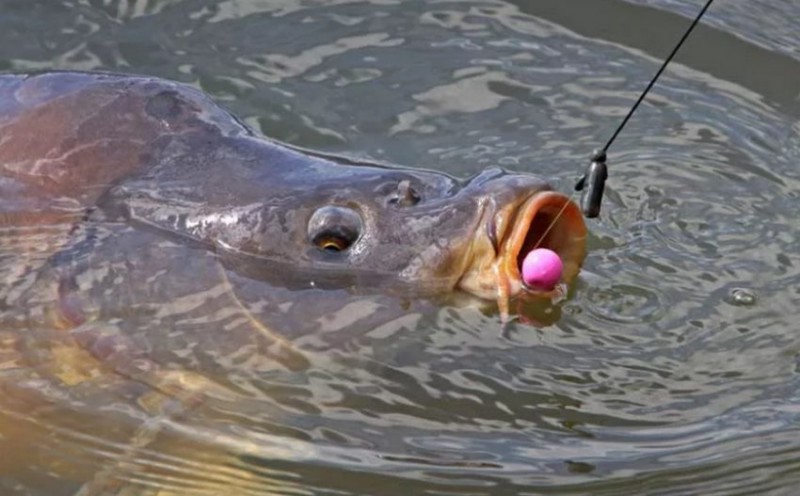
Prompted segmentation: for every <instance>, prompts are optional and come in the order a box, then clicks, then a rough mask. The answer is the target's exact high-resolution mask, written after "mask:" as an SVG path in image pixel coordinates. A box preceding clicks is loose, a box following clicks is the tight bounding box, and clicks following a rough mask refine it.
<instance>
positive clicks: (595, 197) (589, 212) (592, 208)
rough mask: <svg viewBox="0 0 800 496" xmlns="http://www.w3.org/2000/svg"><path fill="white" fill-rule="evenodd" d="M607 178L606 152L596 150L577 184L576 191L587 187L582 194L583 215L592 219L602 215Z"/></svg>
mask: <svg viewBox="0 0 800 496" xmlns="http://www.w3.org/2000/svg"><path fill="white" fill-rule="evenodd" d="M607 178H608V167H607V166H606V152H604V151H602V150H600V151H595V152H594V155H592V162H591V163H590V164H589V167H587V169H586V174H584V175H583V177H582V178H581V179H580V180H579V181H578V184H576V185H575V191H581V190H584V189H585V191H584V192H583V194H582V195H581V210H583V215H585V216H586V217H588V218H590V219H593V218H595V217H597V216H598V215H600V203H601V202H602V201H603V189H604V188H605V184H606V179H607Z"/></svg>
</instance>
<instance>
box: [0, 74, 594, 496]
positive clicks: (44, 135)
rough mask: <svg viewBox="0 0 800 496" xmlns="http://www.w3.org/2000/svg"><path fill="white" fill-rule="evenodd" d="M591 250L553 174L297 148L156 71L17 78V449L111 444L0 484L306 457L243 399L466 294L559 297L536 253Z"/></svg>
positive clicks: (7, 290)
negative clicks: (151, 464) (261, 436)
mask: <svg viewBox="0 0 800 496" xmlns="http://www.w3.org/2000/svg"><path fill="white" fill-rule="evenodd" d="M586 235H587V232H586V226H585V224H584V221H583V217H582V215H581V212H580V210H579V208H578V207H577V205H576V204H575V203H573V201H572V200H571V199H570V198H569V197H567V196H566V195H564V194H562V193H560V192H557V191H554V190H553V189H552V187H550V186H549V185H548V183H547V181H545V180H544V179H543V178H541V177H538V176H535V175H532V174H522V173H511V172H507V171H504V170H502V169H500V168H490V169H487V170H485V171H483V172H481V173H480V174H477V175H476V176H474V177H471V178H465V179H462V178H454V177H451V176H449V175H446V174H442V173H440V172H435V171H427V170H422V169H418V168H409V167H401V166H396V165H390V164H382V163H372V162H368V161H365V160H358V159H353V158H348V157H339V156H332V155H329V154H325V153H320V152H317V151H312V150H306V149H302V148H299V147H295V146H289V145H287V144H283V143H279V142H276V141H274V140H271V139H269V138H267V137H265V136H263V135H261V134H259V133H258V132H256V131H254V130H252V129H250V128H248V127H247V126H246V125H245V124H244V123H243V122H242V121H241V120H239V119H237V118H236V117H235V116H233V115H232V114H231V113H230V112H228V111H227V110H226V109H224V108H223V107H222V106H221V105H219V104H218V103H216V102H214V101H213V100H212V99H211V98H210V97H209V96H207V95H206V94H204V93H203V92H202V91H200V90H198V89H196V88H194V87H192V86H189V85H186V84H181V83H178V82H173V81H167V80H163V79H158V78H154V77H149V76H136V75H123V74H111V73H96V72H43V73H34V74H3V75H0V391H2V395H0V438H3V439H7V440H10V441H9V442H10V443H12V444H14V445H26V446H43V445H45V444H46V443H48V442H49V441H47V439H48V435H47V432H48V430H47V429H44V430H43V429H42V428H41V426H42V425H48V426H49V425H50V424H52V425H53V428H55V429H63V432H65V433H69V432H72V431H76V432H78V433H79V434H80V432H83V430H85V429H86V428H87V426H90V427H88V428H89V429H90V430H91V435H90V438H91V439H93V440H94V441H93V442H98V443H104V444H103V446H107V447H108V449H106V450H103V449H99V452H100V453H106V455H105V458H102V461H98V460H97V459H96V457H97V456H99V455H97V454H95V453H94V452H93V451H92V450H86V449H83V448H81V445H80V443H78V444H76V443H67V444H63V445H59V448H58V450H49V451H48V450H39V449H32V450H26V451H24V452H20V453H19V456H17V457H11V458H8V457H6V458H3V457H0V473H3V474H17V475H19V476H20V477H23V476H24V474H25V473H27V472H26V470H27V469H26V467H27V466H28V464H30V463H36V464H44V466H46V467H48V468H47V471H48V473H54V474H58V477H60V478H63V479H65V480H71V481H78V482H77V484H78V488H79V490H80V494H117V493H118V491H124V490H126V483H125V482H124V481H126V480H134V479H136V476H135V474H136V473H138V472H137V471H146V470H148V469H147V467H146V464H139V463H137V462H136V459H135V457H136V456H137V453H146V452H149V451H148V450H149V447H150V446H151V445H155V444H156V443H158V448H157V450H156V452H158V453H161V454H164V453H167V452H168V453H169V456H170V457H171V458H170V459H171V460H173V461H175V460H184V459H186V460H189V461H191V460H194V459H196V458H197V457H198V453H200V452H202V453H204V455H203V456H204V459H209V460H211V459H213V460H215V461H214V462H213V463H214V464H215V466H230V464H231V463H232V460H230V459H229V457H230V453H234V454H236V455H237V456H239V455H242V456H244V455H245V454H248V453H249V454H250V455H252V456H256V455H257V456H259V457H261V456H264V457H266V456H276V455H275V452H273V451H271V450H273V449H274V447H275V446H277V445H278V444H280V443H284V444H285V445H286V446H285V453H284V455H285V456H286V457H291V456H295V455H296V456H308V455H307V454H305V451H304V450H306V449H308V447H303V448H302V449H301V448H297V447H296V446H294V445H293V444H292V443H290V442H289V441H285V442H284V441H280V442H278V440H276V438H274V437H270V438H269V439H267V441H268V442H267V443H266V444H265V445H263V446H262V445H261V444H259V443H258V442H255V441H254V440H253V439H252V438H253V436H254V433H252V432H251V433H250V434H248V435H247V436H243V435H241V434H240V433H239V432H238V431H234V430H227V429H226V426H228V424H229V422H228V420H227V417H226V415H227V413H226V412H230V411H236V412H238V413H237V415H244V416H247V415H256V414H260V413H261V412H262V411H263V410H264V409H265V408H267V407H268V406H269V405H271V404H272V403H271V402H270V401H267V400H265V399H261V398H260V396H259V395H258V394H256V393H254V392H253V389H252V388H250V389H248V388H247V387H245V386H242V384H245V385H246V384H250V383H252V382H253V381H254V379H253V378H254V377H261V376H263V375H265V374H266V375H268V374H270V373H271V371H274V370H282V371H291V372H295V371H296V372H299V373H302V371H305V370H309V369H310V368H313V367H315V366H316V367H322V368H323V369H325V370H329V369H332V368H334V367H335V365H332V364H331V363H332V362H331V360H333V358H332V355H333V354H332V353H330V350H331V349H334V348H335V349H341V348H342V342H346V340H347V339H350V338H351V337H352V336H353V333H356V335H357V333H358V332H360V331H359V329H360V330H364V331H365V332H366V331H371V330H376V329H378V330H380V329H396V328H400V327H403V326H405V327H413V325H414V322H418V321H419V319H420V318H421V317H420V315H422V312H421V311H420V308H423V307H424V306H425V305H433V306H434V307H436V305H438V304H440V302H447V301H450V300H449V298H454V297H455V295H469V297H470V298H471V299H475V300H476V301H478V302H482V303H486V304H496V305H497V306H498V309H499V311H500V313H501V314H508V313H509V312H510V308H509V302H510V301H511V300H514V299H520V298H521V299H525V298H537V297H549V296H550V295H549V294H548V293H547V292H546V291H545V292H542V291H538V290H534V289H531V288H527V287H526V286H525V284H524V283H523V282H522V279H521V277H520V265H521V262H522V259H523V258H524V255H525V254H526V253H528V252H529V251H531V250H532V249H533V248H536V247H542V248H549V249H551V250H553V251H555V252H556V253H557V254H558V255H559V257H560V259H561V260H562V261H563V265H564V269H563V276H562V280H563V282H564V283H569V282H570V281H572V280H573V279H574V278H575V277H576V276H577V274H578V272H579V270H580V267H581V264H582V262H583V260H584V257H585V254H586V246H585V245H586V243H585V241H586ZM415 319H417V320H415ZM387 322H388V323H389V324H387ZM387 325H388V327H387ZM382 326H383V327H382ZM342 330H344V331H342ZM320 364H325V365H322V366H320ZM242 388H243V389H244V392H243V391H242ZM259 394H263V393H259ZM265 405H266V406H265ZM48 412H51V413H48ZM248 412H249V413H248ZM220 415H221V417H220ZM182 419H191V420H192V422H188V423H187V422H183V421H182ZM48 429H49V427H48ZM176 433H178V434H179V435H178V434H176ZM81 435H82V434H81ZM165 439H167V440H173V441H174V442H167V441H165ZM265 439H266V438H265ZM265 442H266V441H265ZM275 443H278V444H275ZM211 445H213V446H216V449H214V450H210V449H209V446H211ZM119 446H124V447H125V449H124V450H123V451H122V453H117V451H118V447H119ZM191 446H196V448H191ZM197 446H199V447H201V448H202V449H200V448H197ZM265 446H266V447H265ZM293 450H294V451H293ZM298 450H299V451H298ZM293 453H294V455H293ZM209 463H210V462H209ZM99 465H102V466H103V467H104V468H103V470H99V471H93V470H92V467H96V466H99ZM240 475H242V477H244V476H245V475H246V473H245V472H242V473H241V474H240ZM15 476H16V475H15ZM200 482H202V481H200ZM0 483H2V481H0ZM198 483H199V482H198ZM0 489H2V487H1V486H0ZM126 494H127V493H126ZM137 494H139V493H138V492H137ZM159 494H161V492H159Z"/></svg>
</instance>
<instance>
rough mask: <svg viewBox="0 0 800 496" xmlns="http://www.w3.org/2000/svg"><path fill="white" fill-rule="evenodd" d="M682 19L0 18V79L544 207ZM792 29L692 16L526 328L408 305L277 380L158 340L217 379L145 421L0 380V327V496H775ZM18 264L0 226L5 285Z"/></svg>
mask: <svg viewBox="0 0 800 496" xmlns="http://www.w3.org/2000/svg"><path fill="white" fill-rule="evenodd" d="M700 3H701V2H698V1H694V0H692V1H690V0H680V1H679V0H642V1H635V2H626V1H622V0H572V1H570V2H563V1H555V0H539V1H532V2H522V1H519V2H508V1H499V0H487V1H443V2H432V1H413V0H404V1H402V2H401V1H393V0H373V1H349V0H326V1H322V0H320V1H301V0H281V1H277V0H273V1H259V0H215V1H211V0H191V1H189V0H183V1H181V0H127V1H123V0H119V1H116V0H102V1H101V0H84V1H77V0H66V1H63V2H58V3H56V2H50V1H45V0H38V1H37V0H19V1H14V0H0V69H2V70H5V71H31V70H42V69H102V70H114V71H124V72H133V73H141V74H151V75H157V76H161V77H167V78H171V79H177V80H180V81H184V82H188V83H190V84H193V85H196V86H197V87H199V88H202V89H203V90H204V91H206V92H208V93H210V94H211V95H212V96H213V97H215V98H216V99H217V100H218V101H221V102H223V103H224V105H225V106H227V107H228V108H230V109H231V110H232V111H233V112H234V113H235V114H237V115H239V116H241V117H242V118H243V119H244V120H245V121H246V122H247V123H248V124H250V125H251V126H253V127H254V128H256V129H259V130H261V131H262V132H263V133H264V134H266V135H268V136H270V137H273V138H276V139H279V140H283V141H286V142H289V143H292V144H295V145H299V146H302V147H307V148H314V149H318V150H322V151H325V152H332V153H339V154H346V155H349V156H355V157H360V158H371V159H375V160H379V161H382V162H388V163H397V164H403V165H407V166H412V167H422V168H431V169H436V170H441V171H445V172H448V173H451V174H453V175H456V176H461V177H467V176H470V175H472V174H475V173H478V172H479V171H481V170H483V169H484V168H486V167H489V166H495V165H499V166H502V167H505V168H508V169H511V170H519V171H528V172H535V173H538V174H541V175H544V176H545V177H547V178H549V179H550V180H551V181H552V183H553V184H554V185H555V186H556V187H557V188H559V189H561V190H563V191H568V190H570V189H571V187H572V185H573V184H574V181H575V180H576V178H577V177H578V176H579V175H580V173H582V171H583V168H584V167H585V163H586V159H587V157H588V156H589V154H590V153H591V151H592V149H594V148H596V147H599V146H602V144H603V143H604V142H605V140H606V139H607V138H608V137H609V136H610V134H611V132H612V131H613V130H614V128H615V127H616V125H617V124H618V123H619V121H620V119H621V118H622V116H624V114H625V113H626V111H627V109H628V108H629V107H630V105H631V104H632V103H633V102H634V101H635V99H636V97H637V96H638V92H639V91H640V90H641V89H642V88H643V87H644V85H645V84H646V82H647V81H648V80H649V78H650V77H651V76H652V74H653V73H654V72H655V70H656V69H657V67H658V64H659V62H660V59H661V58H662V57H663V56H664V55H666V54H667V53H669V51H670V50H671V48H672V44H673V43H674V41H675V40H677V39H678V38H679V37H680V34H681V32H682V30H683V29H684V28H685V26H687V25H688V23H689V22H690V18H691V17H692V15H693V14H694V13H695V12H697V10H699V8H700V6H701V5H700ZM798 33H800V7H798V5H797V4H796V3H795V2H792V1H790V0H783V1H774V0H773V1H765V0H761V1H758V2H753V1H745V0H728V1H720V2H719V3H718V4H717V5H715V6H714V7H712V9H711V11H710V12H709V14H708V18H707V19H706V20H705V21H704V24H703V26H701V27H700V28H699V29H698V31H697V32H696V35H695V36H693V38H691V39H690V41H689V42H688V44H687V45H686V47H685V48H684V50H683V51H682V52H681V54H680V55H679V57H678V59H677V63H675V64H674V65H671V66H670V69H669V70H668V72H667V73H665V74H664V76H663V78H662V79H661V81H660V82H659V84H658V85H657V86H656V88H655V89H654V91H653V93H652V94H651V96H650V97H649V98H648V100H647V101H646V102H645V104H644V105H643V106H642V107H641V108H640V110H639V111H638V112H637V114H636V116H635V118H634V119H633V120H632V121H631V122H630V124H629V125H628V127H627V128H626V129H625V131H624V132H623V133H622V134H621V135H620V136H619V138H618V139H617V141H616V142H615V144H614V146H613V148H612V149H611V150H610V158H609V160H610V170H611V178H610V180H609V184H608V188H609V190H608V193H607V195H606V200H605V204H604V210H603V215H602V217H601V218H600V219H599V220H596V221H591V222H590V223H589V224H590V230H591V240H590V252H589V256H588V258H587V260H586V264H585V270H584V272H583V274H582V276H581V278H580V280H579V281H578V283H577V284H576V286H575V288H574V289H573V291H572V292H571V293H570V297H569V298H568V299H567V300H565V301H563V302H561V303H559V304H557V305H555V306H552V307H547V308H544V309H542V308H539V309H537V310H536V312H538V313H539V314H540V316H541V314H543V315H546V316H549V317H548V318H547V319H546V320H547V321H548V322H549V323H548V325H544V326H535V325H531V324H530V323H528V322H526V320H527V319H525V318H524V317H525V316H524V315H523V316H522V317H521V318H520V319H518V320H516V321H515V322H512V323H511V324H510V325H507V326H503V325H502V324H501V323H500V322H499V319H498V318H497V316H496V315H495V314H493V313H491V312H488V313H487V312H481V311H478V310H476V309H473V308H456V307H452V308H451V307H443V308H440V309H438V310H437V311H436V312H434V313H433V314H426V315H422V314H418V313H414V312H409V313H408V314H407V315H402V316H399V317H395V318H392V319H390V320H389V321H388V322H382V323H381V324H380V325H378V324H376V327H375V328H374V329H368V330H367V332H363V333H359V334H358V335H356V336H349V337H347V339H346V340H345V341H344V342H336V343H335V345H331V346H329V347H327V348H325V349H324V351H323V352H321V353H320V354H319V356H318V358H317V359H316V360H314V361H312V362H311V364H310V365H309V367H308V368H305V369H303V370H295V371H292V370H289V369H285V368H270V367H269V366H267V365H265V364H263V363H261V362H258V361H257V360H256V361H253V362H251V363H244V364H229V363H220V362H218V361H217V357H218V356H219V355H218V354H216V353H215V350H214V346H216V345H220V344H219V343H218V342H216V341H214V340H213V339H211V340H206V341H203V342H202V346H198V345H196V343H191V342H188V341H186V340H181V339H177V340H175V341H172V342H171V346H172V347H171V348H168V349H167V350H165V351H163V353H161V354H156V358H155V359H156V360H157V361H159V363H160V364H161V365H163V366H164V367H166V368H171V367H172V366H177V365H181V366H182V367H183V366H190V367H193V368H194V369H195V370H200V371H203V372H206V371H207V372H208V374H209V375H210V376H211V375H214V374H217V375H219V371H220V370H230V371H231V372H230V375H229V376H228V377H226V378H225V379H226V382H224V384H225V388H224V389H225V390H224V391H222V392H220V393H219V394H218V395H216V396H215V395H214V394H211V396H212V399H211V400H209V401H207V402H206V403H204V404H203V405H202V407H200V408H198V409H195V410H191V409H186V408H184V406H185V404H184V403H182V402H184V401H188V400H186V398H181V399H178V400H175V401H172V402H170V401H164V400H163V398H159V399H158V401H164V407H163V410H164V411H163V414H162V415H160V416H156V417H154V416H152V415H145V414H144V413H143V412H142V410H137V408H136V405H137V404H140V403H141V402H145V401H147V399H146V398H149V396H148V391H146V390H145V391H141V390H139V389H136V390H135V394H133V393H131V395H129V396H125V394H123V393H120V391H133V389H131V388H129V387H128V388H127V389H126V387H127V386H126V385H125V384H122V386H120V387H119V388H117V389H115V387H116V386H114V387H111V386H109V390H108V391H104V392H99V391H95V390H90V391H87V392H86V395H85V396H79V397H76V396H74V395H75V392H74V391H73V392H69V391H70V389H69V388H66V387H63V385H61V384H54V383H52V382H48V381H45V380H43V379H41V378H37V377H36V376H35V374H31V373H29V371H27V370H23V369H20V368H19V366H18V362H17V357H16V356H15V355H14V353H13V351H12V350H11V347H10V346H6V345H4V344H3V343H10V342H13V341H14V340H16V339H17V338H18V337H19V336H20V335H22V334H24V333H28V334H32V335H35V333H36V332H38V331H37V330H31V329H16V328H13V327H11V328H6V329H0V338H2V340H0V373H2V376H3V378H2V384H4V385H3V386H0V388H2V389H0V392H2V398H0V493H2V494H12V495H17V494H19V495H71V494H76V493H77V494H83V495H86V494H143V495H154V494H158V495H162V496H163V495H167V494H221V491H225V492H227V491H231V490H233V489H232V488H234V487H235V488H236V491H237V494H315V495H327V494H331V495H333V494H337V495H339V494H364V495H375V496H377V495H394V494H400V493H401V491H402V493H404V494H431V495H434V494H435V495H444V494H448V495H452V494H470V495H478V494H487V495H489V494H491V495H504V494H508V495H511V494H594V495H601V494H614V495H619V494H670V495H674V494H793V492H794V487H795V486H796V484H797V482H798V480H800V462H798V460H800V432H798V427H797V426H798V425H800V424H798V420H800V418H799V415H800V394H798V386H800V378H798V370H800V369H799V367H800V361H799V360H800V358H799V357H800V355H799V354H800V338H798V333H797V325H796V324H793V322H796V319H797V318H798V316H799V315H798V311H797V308H798V306H800V270H799V269H798V264H800V256H799V254H798V248H797V239H798V234H800V229H799V228H800V221H798V217H797V206H798V196H800V195H799V194H798V192H799V191H800V172H799V171H800V169H798V166H797V164H798V162H800V124H798V122H800V100H798V98H799V95H800V52H798V46H800V34H798ZM12 234H13V236H12ZM21 250H22V251H25V252H26V253H29V254H30V256H31V257H32V258H35V257H36V253H37V240H36V239H35V238H26V237H25V236H20V235H19V233H0V281H2V284H3V286H4V287H10V286H11V284H12V283H14V282H18V279H19V278H20V277H22V272H21V271H20V270H19V266H18V263H17V262H16V261H18V258H17V256H18V254H19V252H20V251H21ZM201 296H202V295H201ZM13 297H14V295H10V294H8V291H6V292H5V293H4V290H2V289H0V298H3V299H5V300H9V299H11V298H13ZM297 298H301V295H297ZM354 305H355V306H352V307H348V310H347V311H343V312H342V313H340V314H339V316H340V317H341V318H342V319H344V320H343V321H342V322H346V319H347V318H348V315H350V317H352V314H348V311H349V312H355V311H364V312H368V310H369V308H368V307H364V306H361V307H359V306H358V302H355V303H354ZM0 308H3V307H2V306H0ZM365 308H366V310H365ZM29 310H30V309H23V308H14V307H8V308H4V310H3V312H5V313H6V317H14V316H16V315H21V314H23V313H25V312H26V311H29ZM180 317H181V316H180V315H178V316H177V317H176V319H180ZM186 318H187V319H188V318H189V317H188V316H187V317H186ZM193 318H196V316H193ZM209 322H210V320H206V321H204V323H205V325H206V327H208V325H209ZM332 325H333V324H332ZM287 332H288V331H287ZM179 337H180V336H179ZM183 337H184V338H185V336H183ZM151 339H155V338H151ZM161 344H162V345H163V343H161ZM306 345H307V346H308V347H310V348H317V349H322V348H321V347H320V346H319V343H318V342H317V341H314V340H313V339H309V341H308V342H307V343H306ZM64 353H68V352H64ZM58 359H59V358H58V357H56V358H55V359H54V360H56V361H57V360H58ZM61 359H64V360H66V359H67V358H66V357H64V356H61ZM225 367H230V368H229V369H226V368H225ZM65 377H67V376H62V379H63V380H64V381H65V382H69V377H67V378H66V379H65ZM73 379H74V378H73ZM176 380H177V379H176ZM180 380H187V379H186V378H185V377H183V376H181V377H180ZM118 381H121V382H123V383H124V381H123V380H122V379H119V380H118ZM198 381H200V379H198ZM112 382H113V381H112ZM115 384H116V383H115ZM134 389H135V388H134ZM145 389H146V388H145ZM189 389H191V388H189ZM65 391H66V392H68V393H69V394H67V393H64V394H62V393H63V392H65ZM231 391H235V392H236V393H237V396H235V399H231V396H228V395H227V393H230V392H231ZM70 394H72V395H73V396H69V395H70ZM154 401H156V400H154ZM137 402H139V403H137ZM173 403H174V404H173ZM31 405H35V408H34V407H32V406H31ZM79 491H82V492H79Z"/></svg>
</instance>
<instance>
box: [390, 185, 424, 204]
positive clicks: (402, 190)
mask: <svg viewBox="0 0 800 496" xmlns="http://www.w3.org/2000/svg"><path fill="white" fill-rule="evenodd" d="M421 199H422V198H421V197H420V195H419V193H418V192H417V190H416V189H414V187H413V186H411V181H409V180H408V179H404V180H402V181H400V182H399V183H397V190H396V191H395V192H394V193H393V194H392V195H391V196H390V197H389V200H388V203H389V204H390V205H395V206H398V207H411V206H414V205H416V204H417V203H419V202H420V200H421Z"/></svg>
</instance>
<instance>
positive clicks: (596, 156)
mask: <svg viewBox="0 0 800 496" xmlns="http://www.w3.org/2000/svg"><path fill="white" fill-rule="evenodd" d="M713 2H714V0H708V2H706V4H705V5H704V6H703V8H702V9H701V10H700V12H699V13H698V14H697V17H695V18H694V21H692V24H691V25H690V26H689V28H688V29H687V30H686V32H684V33H683V36H682V37H681V39H680V40H679V41H678V44H677V45H675V48H673V49H672V52H671V53H670V54H669V55H668V56H667V58H666V59H664V62H663V63H662V64H661V67H659V69H658V71H657V72H656V75H655V76H653V79H651V80H650V83H648V85H647V87H646V88H645V89H644V91H642V94H641V95H639V98H638V99H637V100H636V103H634V104H633V106H632V107H631V109H630V110H629V111H628V115H626V116H625V118H624V119H622V122H621V123H620V124H619V126H618V127H617V129H616V131H614V134H612V135H611V138H609V140H608V141H607V142H606V145H605V146H604V147H603V148H602V149H600V150H596V151H595V152H594V153H593V154H592V159H591V163H590V164H589V167H587V169H586V174H584V175H583V176H582V177H581V178H580V179H579V180H578V182H577V183H576V184H575V190H574V191H573V192H572V194H571V195H570V197H569V199H568V200H567V201H565V202H564V204H563V205H562V206H561V209H560V210H559V211H558V213H557V214H556V216H555V217H553V220H552V221H551V222H550V225H549V226H547V229H545V231H544V233H542V235H541V236H540V237H539V240H538V241H537V242H536V245H535V246H534V249H536V248H538V247H539V245H540V244H541V243H542V241H544V238H545V237H546V236H547V234H548V233H549V232H550V231H551V230H552V229H553V227H554V226H555V225H556V222H558V219H559V218H561V215H562V214H563V213H564V211H565V210H566V209H567V205H568V204H569V202H570V201H572V200H573V199H574V198H575V195H576V194H577V192H578V191H581V190H583V189H584V188H585V189H586V191H584V192H583V196H581V210H582V211H583V214H584V215H585V216H586V217H588V218H594V217H597V216H598V215H600V203H601V202H602V200H603V189H604V188H605V182H606V179H607V178H608V167H607V166H606V152H607V151H608V147H610V146H611V144H612V143H613V142H614V140H615V139H617V136H618V135H619V133H620V131H622V129H623V128H624V127H625V124H627V123H628V121H629V120H630V118H631V116H632V115H633V113H634V112H636V109H637V108H639V104H641V103H642V101H643V100H644V97H646V96H647V93H649V92H650V89H651V88H652V87H653V86H654V85H655V84H656V81H658V78H659V77H660V76H661V73H662V72H664V69H666V68H667V65H668V64H669V63H670V61H672V59H673V58H674V57H675V54H676V53H678V50H680V48H681V46H682V45H683V43H684V42H685V41H686V38H688V37H689V34H691V32H692V30H693V29H694V28H695V26H697V24H698V23H699V22H700V19H701V18H702V17H703V14H705V13H706V11H707V10H708V8H709V7H711V4H712V3H713ZM586 186H588V187H586Z"/></svg>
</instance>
